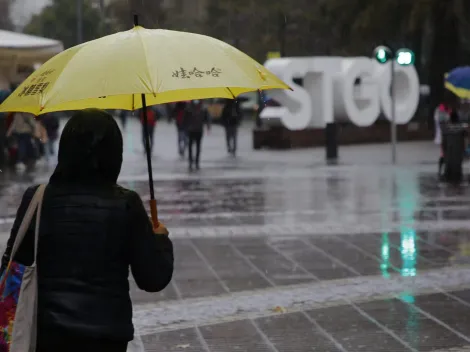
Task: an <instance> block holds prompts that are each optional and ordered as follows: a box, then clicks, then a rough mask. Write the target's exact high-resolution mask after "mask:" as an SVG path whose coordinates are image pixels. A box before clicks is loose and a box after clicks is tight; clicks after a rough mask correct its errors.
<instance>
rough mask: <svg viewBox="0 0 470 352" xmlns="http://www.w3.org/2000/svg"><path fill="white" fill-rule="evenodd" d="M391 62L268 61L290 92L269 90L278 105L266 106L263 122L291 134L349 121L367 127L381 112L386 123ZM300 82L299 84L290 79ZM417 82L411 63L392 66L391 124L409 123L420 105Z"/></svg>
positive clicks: (332, 59)
mask: <svg viewBox="0 0 470 352" xmlns="http://www.w3.org/2000/svg"><path fill="white" fill-rule="evenodd" d="M389 65H390V62H388V63H385V64H380V63H378V62H377V61H376V60H375V59H370V58H367V57H355V58H343V57H305V58H278V59H271V60H268V61H267V62H266V63H265V66H266V67H267V68H268V69H269V70H271V71H272V72H274V73H275V74H276V75H278V76H279V78H281V79H282V80H283V81H284V82H286V83H287V84H289V85H290V86H291V87H292V88H293V91H280V90H279V91H277V90H276V91H272V92H270V93H269V94H270V96H271V97H272V98H274V99H275V100H277V101H279V102H280V103H281V105H282V106H281V107H266V108H265V109H264V110H263V112H262V114H261V118H262V119H270V120H273V119H274V120H275V121H276V122H280V123H282V124H283V125H284V126H285V127H286V128H288V129H290V130H301V129H305V128H308V127H321V128H323V127H325V125H326V124H327V123H332V122H335V121H345V120H348V121H350V122H352V123H354V124H355V125H357V126H369V125H371V124H373V123H374V122H375V121H376V120H377V118H378V117H379V116H380V115H381V113H383V114H384V115H385V117H386V118H388V119H389V120H390V119H391V115H392V99H391V89H390V86H391V78H392V77H391V70H390V67H389ZM296 79H301V80H302V82H303V83H302V85H299V84H296V83H295V82H294V80H296ZM419 89H420V83H419V78H418V74H417V72H416V69H415V67H414V66H413V65H408V66H401V65H396V67H395V104H396V123H397V124H406V123H408V122H409V121H410V120H411V119H412V118H413V116H414V114H415V113H416V110H417V108H418V104H419Z"/></svg>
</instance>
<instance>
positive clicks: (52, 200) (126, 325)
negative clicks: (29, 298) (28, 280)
mask: <svg viewBox="0 0 470 352" xmlns="http://www.w3.org/2000/svg"><path fill="white" fill-rule="evenodd" d="M122 144H123V143H122V136H121V133H120V131H119V127H118V126H117V124H116V122H115V121H114V119H113V118H112V117H111V116H110V115H108V114H107V113H105V112H104V111H101V110H84V111H81V112H78V113H77V114H76V115H75V116H74V117H72V119H71V120H70V121H69V122H68V123H67V125H66V127H65V129H64V131H63V134H62V137H61V141H60V147H59V163H58V166H57V168H56V170H55V172H54V174H53V175H52V177H51V179H50V183H49V185H48V186H47V188H46V192H45V196H44V202H43V209H42V216H41V226H40V237H39V250H38V262H37V265H38V282H39V293H38V295H39V296H38V339H39V340H40V339H41V337H42V336H45V335H48V334H50V333H52V334H59V333H61V332H63V333H64V334H73V335H74V336H83V338H86V337H90V338H100V339H108V340H112V341H129V340H131V339H132V338H133V333H134V330H133V325H132V304H131V300H130V296H129V282H128V276H129V267H130V268H131V271H132V274H133V277H134V280H135V282H136V284H137V286H138V287H139V288H140V289H142V290H145V291H148V292H157V291H161V290H163V289H164V288H165V287H166V286H167V285H168V283H169V282H170V280H171V277H172V274H173V247H172V243H171V241H170V239H169V238H168V237H167V236H163V235H155V234H154V233H153V230H152V226H151V223H150V221H149V218H148V215H147V212H146V211H145V208H144V206H143V203H142V201H141V199H140V197H139V196H138V195H137V194H136V193H135V192H133V191H130V190H127V189H124V188H122V187H120V186H118V185H117V184H116V181H117V178H118V175H119V172H120V169H121V164H122V152H123V145H122ZM36 188H37V186H35V187H31V188H29V189H28V190H27V191H26V192H25V194H24V196H23V200H22V202H21V205H20V207H19V209H18V213H17V216H16V220H15V223H14V225H13V228H12V231H11V236H10V239H9V241H8V245H7V249H6V251H5V254H4V256H3V258H2V269H4V268H5V267H6V265H7V263H8V260H9V259H10V253H11V249H12V245H13V243H14V239H15V236H16V233H17V231H18V229H19V226H20V224H21V220H22V218H23V216H24V214H25V212H26V209H27V207H28V204H29V202H30V201H31V199H32V197H33V195H34V192H35V190H36ZM32 224H34V219H33V221H32ZM33 227H34V226H30V229H29V230H28V232H27V234H26V237H25V239H24V241H23V243H22V245H21V246H20V248H19V251H18V252H17V254H16V256H15V258H14V260H16V261H18V262H20V263H22V264H26V265H30V264H31V263H32V261H33V238H34V232H33Z"/></svg>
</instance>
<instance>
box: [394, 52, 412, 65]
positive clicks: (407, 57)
mask: <svg viewBox="0 0 470 352" xmlns="http://www.w3.org/2000/svg"><path fill="white" fill-rule="evenodd" d="M396 58H397V64H399V65H401V66H409V65H413V64H414V63H415V54H414V52H412V51H411V50H409V49H400V50H398V51H397V55H396Z"/></svg>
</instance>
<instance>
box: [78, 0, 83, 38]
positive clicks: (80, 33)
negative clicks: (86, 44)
mask: <svg viewBox="0 0 470 352" xmlns="http://www.w3.org/2000/svg"><path fill="white" fill-rule="evenodd" d="M76 1H77V44H82V43H83V0H76Z"/></svg>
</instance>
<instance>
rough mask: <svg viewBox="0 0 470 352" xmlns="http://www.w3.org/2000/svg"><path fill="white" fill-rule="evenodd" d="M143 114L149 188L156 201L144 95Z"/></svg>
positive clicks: (151, 196)
mask: <svg viewBox="0 0 470 352" xmlns="http://www.w3.org/2000/svg"><path fill="white" fill-rule="evenodd" d="M142 113H143V115H144V116H143V121H142V122H143V124H144V134H145V136H144V140H145V154H146V155H147V169H148V173H149V188H150V199H152V200H153V199H155V190H154V188H153V170H152V155H151V151H150V134H149V128H148V119H147V101H146V99H145V94H142Z"/></svg>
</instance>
